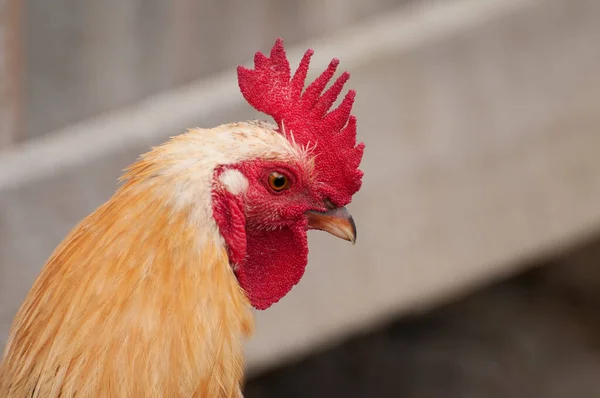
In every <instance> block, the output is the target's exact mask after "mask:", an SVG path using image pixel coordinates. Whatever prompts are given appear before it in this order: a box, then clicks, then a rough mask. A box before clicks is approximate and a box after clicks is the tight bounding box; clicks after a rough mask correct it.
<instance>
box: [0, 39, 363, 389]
mask: <svg viewBox="0 0 600 398" xmlns="http://www.w3.org/2000/svg"><path fill="white" fill-rule="evenodd" d="M278 46H279V47H278ZM275 47H276V48H279V49H278V50H277V51H279V52H273V53H272V59H274V60H275V61H277V59H276V57H277V56H279V55H278V54H280V53H281V52H282V51H283V47H282V46H281V42H280V41H278V43H277V44H276V46H275ZM274 51H275V48H274ZM274 55H275V56H274ZM305 58H306V57H305ZM286 62H287V61H286ZM258 67H259V65H258V64H257V70H258ZM271 69H272V68H271ZM243 74H244V70H241V71H240V76H241V77H240V79H242V77H243ZM288 80H289V78H288ZM240 86H241V87H242V91H243V92H244V86H243V84H242V80H241V81H240ZM340 89H341V88H340ZM245 95H246V96H247V97H248V94H247V93H245ZM335 95H336V96H337V94H335ZM249 102H251V104H253V105H255V107H257V109H259V110H260V107H261V106H260V105H258V106H257V105H256V103H253V101H251V100H250V101H249ZM332 102H333V101H332ZM329 106H331V104H329ZM332 113H333V112H332ZM270 114H272V113H270ZM348 114H349V111H348ZM348 114H346V115H345V118H346V120H348ZM274 117H275V119H276V120H277V121H278V125H274V124H270V123H267V122H258V121H250V122H240V123H231V124H226V125H222V126H219V127H216V128H213V129H192V130H189V131H188V132H186V133H184V134H181V135H179V136H176V137H173V138H172V139H171V140H169V141H168V142H166V143H165V144H163V145H161V146H158V147H156V148H153V149H152V150H151V151H150V152H148V153H146V154H144V155H142V156H141V157H140V159H139V160H138V161H137V162H136V163H135V164H133V165H132V166H130V167H129V168H128V169H127V170H126V172H125V174H124V175H123V177H122V185H121V186H120V187H119V189H118V190H117V191H116V192H115V194H114V195H113V196H112V197H111V198H110V199H109V200H108V201H107V202H106V203H105V204H103V205H102V206H101V207H99V208H98V209H97V210H96V211H95V212H94V213H92V214H91V215H89V216H88V217H86V218H85V219H84V220H83V221H81V222H80V223H79V224H78V225H77V226H76V227H75V228H74V229H73V230H72V232H71V233H70V234H69V235H68V236H67V237H66V238H65V240H64V241H63V242H62V243H61V244H60V245H59V246H58V247H57V248H56V249H55V251H54V253H53V254H52V255H51V257H50V259H49V260H48V262H47V263H46V265H45V267H44V268H43V270H42V272H41V274H40V276H39V277H38V279H37V280H36V282H35V284H34V286H33V287H32V289H31V291H30V292H29V294H28V296H27V298H26V300H25V302H24V303H23V305H22V306H21V308H20V310H19V312H18V313H17V316H16V318H15V321H14V323H13V326H12V329H11V335H10V337H9V341H8V344H7V347H6V351H5V356H4V359H3V361H2V363H1V364H0V396H1V397H7V398H11V397H19V398H22V397H44V398H45V397H236V396H240V395H241V392H240V391H241V390H240V387H241V385H242V383H243V376H244V352H243V344H244V341H245V339H247V338H248V337H249V336H250V335H251V333H252V330H253V317H252V313H251V307H252V306H254V307H255V308H257V309H265V308H267V307H269V306H270V305H272V304H273V303H274V302H276V301H278V300H279V299H280V298H281V297H283V296H284V295H285V294H286V293H287V292H288V291H289V290H290V289H291V288H292V287H293V286H294V285H295V284H296V283H297V282H298V281H299V279H300V278H301V277H302V274H303V273H304V267H305V265H306V261H307V259H306V257H307V253H308V250H307V245H306V236H305V235H306V231H307V230H308V229H322V230H326V231H329V232H331V233H333V234H334V235H337V236H340V237H344V238H347V239H349V240H353V239H354V234H355V231H354V224H353V222H352V219H351V218H350V217H349V215H347V213H346V212H345V209H344V208H343V205H344V204H346V203H347V202H348V201H349V199H348V196H349V195H350V197H351V194H352V193H353V191H355V190H357V189H358V188H357V186H356V181H355V180H356V176H357V175H358V176H359V178H360V176H361V175H362V174H360V175H359V174H356V175H352V174H351V173H350V174H348V176H347V177H344V178H347V179H348V181H347V183H349V184H350V185H351V184H352V183H354V186H351V187H350V188H348V189H347V190H344V189H339V188H336V186H335V184H328V183H327V181H326V176H327V170H324V171H323V174H321V175H320V174H319V170H318V169H319V166H320V165H319V161H317V160H316V159H318V156H316V155H317V153H318V150H317V147H316V146H315V143H314V142H312V141H310V142H309V141H307V140H306V139H303V137H302V136H301V135H298V136H297V137H298V140H296V139H294V138H291V136H290V135H289V134H287V133H286V132H285V124H284V123H283V122H282V120H281V121H280V120H279V118H278V117H276V116H274ZM291 121H292V123H291V124H292V125H293V120H291ZM354 123H355V121H354V119H353V118H352V117H351V118H350V122H349V123H348V124H346V123H343V124H341V123H338V124H340V125H341V126H340V128H339V129H338V130H337V131H340V129H341V128H342V127H344V126H346V125H349V126H350V127H351V128H354V126H355V124H354ZM296 127H297V131H298V132H300V128H299V125H298V126H296ZM340 136H341V133H340ZM351 141H352V140H351ZM311 143H312V144H311ZM354 145H355V141H353V142H352V143H351V147H352V148H354ZM346 146H347V145H346ZM356 148H358V152H360V154H359V155H360V156H362V147H361V146H358V147H356ZM360 156H359V159H358V162H360ZM325 158H326V157H325ZM340 159H341V158H340ZM352 162H354V163H356V165H351V167H354V169H352V171H353V172H356V173H359V172H358V171H357V170H355V169H356V167H357V166H358V162H356V160H352ZM284 183H285V184H284ZM344 234H346V235H345V236H344Z"/></svg>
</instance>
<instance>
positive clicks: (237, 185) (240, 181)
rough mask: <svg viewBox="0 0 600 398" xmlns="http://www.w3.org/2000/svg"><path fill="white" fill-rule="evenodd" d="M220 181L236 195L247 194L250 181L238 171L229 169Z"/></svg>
mask: <svg viewBox="0 0 600 398" xmlns="http://www.w3.org/2000/svg"><path fill="white" fill-rule="evenodd" d="M219 180H221V183H222V184H223V185H224V186H225V188H226V189H227V190H228V191H229V192H231V193H232V194H234V195H239V194H241V193H243V192H246V189H248V179H247V178H246V177H245V176H244V175H243V174H242V173H241V172H239V171H238V170H235V169H227V170H225V171H224V172H223V173H221V175H220V176H219Z"/></svg>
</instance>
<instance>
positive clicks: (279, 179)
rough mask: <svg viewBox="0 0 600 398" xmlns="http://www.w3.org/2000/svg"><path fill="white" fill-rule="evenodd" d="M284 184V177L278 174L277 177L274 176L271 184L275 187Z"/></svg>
mask: <svg viewBox="0 0 600 398" xmlns="http://www.w3.org/2000/svg"><path fill="white" fill-rule="evenodd" d="M284 185H285V177H284V176H282V175H279V176H277V177H275V179H273V186H275V188H281V187H283V186H284Z"/></svg>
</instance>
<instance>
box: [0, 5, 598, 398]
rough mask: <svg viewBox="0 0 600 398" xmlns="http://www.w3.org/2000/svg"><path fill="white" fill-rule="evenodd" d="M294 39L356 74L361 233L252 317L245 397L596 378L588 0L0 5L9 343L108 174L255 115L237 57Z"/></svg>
mask: <svg viewBox="0 0 600 398" xmlns="http://www.w3.org/2000/svg"><path fill="white" fill-rule="evenodd" d="M277 37H282V38H284V40H285V44H286V48H287V49H288V54H289V58H290V59H291V63H292V64H297V62H298V61H299V58H300V56H301V54H302V53H303V52H304V51H305V50H306V48H308V47H312V48H313V49H314V50H315V57H314V61H313V73H318V72H319V71H320V70H322V69H323V68H324V67H325V66H326V64H327V63H328V61H329V60H330V59H331V58H332V57H338V58H340V61H341V68H342V69H346V70H348V71H350V72H351V74H352V79H351V80H350V83H349V85H350V86H351V87H353V88H355V89H356V90H357V91H358V97H357V101H356V106H355V114H356V115H357V117H358V120H359V139H361V140H363V141H365V142H366V145H367V149H366V152H365V159H364V162H363V164H364V166H363V170H364V171H365V178H364V185H363V189H362V190H361V191H360V193H359V194H358V195H356V197H355V200H354V202H353V203H352V204H351V205H350V206H349V208H350V210H351V212H352V213H353V215H354V217H355V220H356V222H357V224H358V229H359V239H358V242H357V245H356V246H355V247H351V246H349V245H347V244H345V242H342V241H338V240H336V239H334V238H333V237H329V236H325V235H322V234H316V233H315V234H312V233H311V234H310V237H309V239H310V247H311V254H310V259H309V267H308V268H307V273H306V276H305V277H304V279H303V280H302V282H301V283H300V284H299V285H298V286H297V287H296V288H294V289H293V291H292V292H291V293H290V294H289V295H288V296H287V297H285V298H284V299H283V300H282V301H281V302H279V303H278V304H277V305H275V306H274V307H272V308H271V309H269V310H268V311H265V312H260V313H257V330H256V334H255V337H254V338H253V340H252V341H251V342H249V344H248V350H247V356H248V366H249V369H248V370H249V380H248V385H247V387H246V392H245V395H246V397H249V398H268V397H282V396H285V397H306V396H311V397H338V396H339V397H345V398H349V397H357V398H358V397H396V396H397V397H410V398H413V397H414V398H438V397H439V398H442V397H443V398H470V397H473V398H475V397H504V398H506V397H528V396H541V397H547V398H563V397H564V398H567V397H598V396H600V377H598V375H599V374H600V315H599V314H600V312H599V311H598V305H600V45H598V43H600V2H598V1H595V0H443V1H442V0H439V1H429V0H372V1H370V2H366V1H360V0H321V1H316V0H303V1H299V0H290V1H276V0H256V1H253V2H248V1H243V0H225V1H220V2H217V1H212V2H211V1H207V0H196V1H194V0H173V1H159V0H104V1H102V2H101V1H75V0H0V349H2V348H3V345H4V343H5V340H6V336H7V333H8V328H9V326H10V323H11V321H12V318H13V317H14V315H15V312H16V310H17V309H18V307H19V305H20V303H21V301H22V300H23V298H24V297H25V294H26V293H27V291H28V290H29V288H30V287H31V284H32V283H33V281H34V279H35V277H36V276H37V274H38V272H39V270H40V268H41V267H42V265H43V264H44V262H45V260H46V259H47V257H48V256H49V254H50V252H51V251H52V250H53V249H54V247H55V246H56V245H57V244H58V243H59V242H60V241H61V240H62V239H63V238H64V236H65V234H66V233H67V232H68V231H69V230H70V229H71V228H72V227H73V226H74V225H75V224H76V223H77V222H78V221H79V220H80V219H81V218H82V217H84V216H85V215H87V214H89V213H90V212H91V211H93V210H94V209H95V208H96V207H97V206H98V205H99V204H101V203H102V202H104V201H105V200H106V199H108V198H109V197H110V195H111V194H112V192H113V191H114V189H115V186H116V180H117V178H118V176H119V175H120V173H121V170H122V169H123V168H124V167H125V166H127V165H128V164H130V163H132V162H133V161H134V160H135V159H136V157H137V156H138V155H139V154H141V153H143V152H145V151H147V150H148V149H149V148H150V146H152V145H155V144H158V143H161V142H163V141H165V140H166V139H167V138H168V137H170V136H172V135H176V134H179V133H181V132H183V131H184V129H186V128H189V127H195V126H199V127H213V126H216V125H218V124H221V123H225V122H230V121H236V120H246V119H249V118H264V116H263V115H260V114H257V113H256V112H254V111H253V110H252V109H251V108H250V106H249V105H247V104H246V103H245V102H244V100H243V98H242V96H241V94H240V93H239V91H238V88H237V80H236V75H235V67H236V66H237V65H238V64H246V65H248V64H249V63H250V61H251V60H252V57H253V54H254V52H255V51H257V50H261V51H263V52H266V51H268V50H269V49H270V47H271V46H272V45H273V43H274V41H275V39H276V38H277Z"/></svg>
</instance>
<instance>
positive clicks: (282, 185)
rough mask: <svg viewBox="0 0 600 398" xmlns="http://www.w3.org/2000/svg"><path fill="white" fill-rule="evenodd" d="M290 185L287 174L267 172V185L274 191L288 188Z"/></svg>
mask: <svg viewBox="0 0 600 398" xmlns="http://www.w3.org/2000/svg"><path fill="white" fill-rule="evenodd" d="M289 185H290V180H289V179H288V178H287V176H285V175H283V174H281V173H278V172H276V171H274V172H272V173H271V174H269V186H270V187H271V189H272V190H274V191H277V192H279V191H283V190H284V189H288V188H289Z"/></svg>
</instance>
